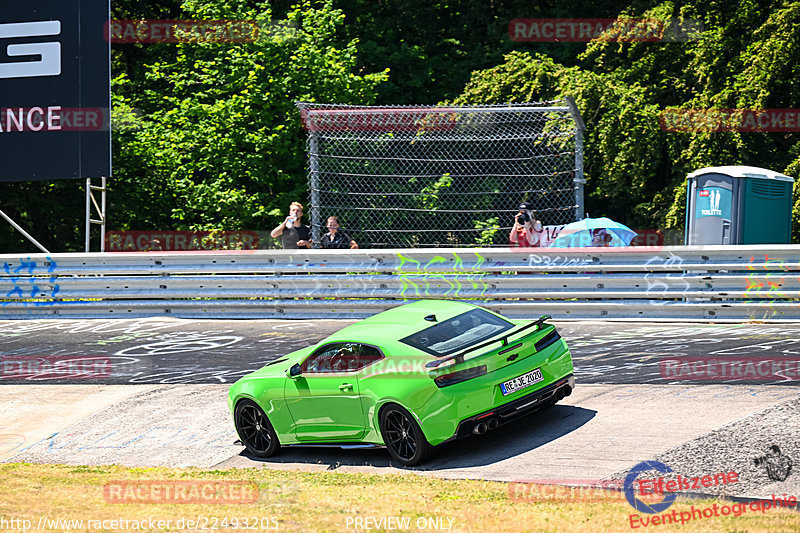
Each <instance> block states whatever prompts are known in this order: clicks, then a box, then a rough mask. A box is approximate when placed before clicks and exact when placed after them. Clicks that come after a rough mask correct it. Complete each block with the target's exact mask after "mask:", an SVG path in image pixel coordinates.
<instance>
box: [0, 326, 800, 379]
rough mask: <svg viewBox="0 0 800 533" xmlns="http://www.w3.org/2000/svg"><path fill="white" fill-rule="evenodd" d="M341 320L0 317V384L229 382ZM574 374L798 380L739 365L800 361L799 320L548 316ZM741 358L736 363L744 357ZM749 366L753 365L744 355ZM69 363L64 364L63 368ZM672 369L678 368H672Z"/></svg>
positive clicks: (792, 364) (318, 336)
mask: <svg viewBox="0 0 800 533" xmlns="http://www.w3.org/2000/svg"><path fill="white" fill-rule="evenodd" d="M352 322H353V321H350V320H297V321H280V320H248V321H225V320H178V319H157V318H151V319H135V320H124V319H123V320H120V319H109V320H30V321H0V361H2V367H0V383H2V384H24V383H28V384H32V383H37V384H77V383H92V384H179V383H187V384H189V383H191V384H202V383H209V384H210V383H215V384H219V383H232V382H234V381H236V380H237V379H238V378H239V377H241V376H243V375H245V374H248V373H249V372H251V371H253V370H255V369H257V368H260V367H261V366H262V365H264V364H265V363H267V362H269V361H272V360H274V359H277V358H278V357H280V356H282V355H284V354H286V353H288V352H291V351H293V350H296V349H299V348H303V347H305V346H309V345H311V344H314V343H316V342H318V341H320V340H322V339H324V338H325V337H327V336H328V335H330V334H331V333H333V332H335V331H337V330H339V329H341V328H343V327H345V326H347V325H348V324H351V323H352ZM554 324H556V326H557V327H558V330H559V332H560V333H561V335H562V337H564V338H565V339H566V340H567V343H568V345H569V347H570V350H571V353H572V357H573V361H574V365H575V377H576V379H577V380H578V381H579V383H582V384H617V385H620V384H667V383H680V384H705V383H707V381H708V380H707V379H691V378H693V377H698V374H692V373H691V372H686V371H685V370H686V368H687V367H686V366H685V365H683V366H680V365H678V366H676V362H677V363H680V362H681V361H689V362H690V363H695V362H696V361H697V360H698V358H712V359H714V360H717V361H724V360H729V361H736V362H737V364H738V366H739V371H740V374H736V375H731V376H727V377H715V378H714V379H713V380H712V381H713V382H714V383H732V384H736V385H742V384H749V385H767V384H776V385H799V384H800V376H798V375H796V373H792V372H781V371H780V367H779V370H778V371H772V370H769V371H767V370H765V368H766V367H762V368H761V369H760V370H765V372H764V373H763V374H764V375H756V374H753V373H752V368H751V373H750V374H748V373H747V371H746V370H744V371H742V368H746V364H747V363H748V362H758V361H760V360H763V359H767V358H768V359H770V360H774V361H786V362H787V365H788V368H791V369H796V368H798V365H797V364H796V363H795V362H796V361H800V325H770V324H666V325H663V324H662V325H656V324H645V323H625V322H614V323H589V322H554ZM743 365H744V366H743ZM751 366H752V365H751ZM67 368H69V370H68V371H66V370H65V369H67ZM681 369H683V370H684V371H683V372H681Z"/></svg>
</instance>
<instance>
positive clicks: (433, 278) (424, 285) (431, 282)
mask: <svg viewBox="0 0 800 533" xmlns="http://www.w3.org/2000/svg"><path fill="white" fill-rule="evenodd" d="M474 253H475V256H476V257H477V261H476V262H475V263H474V264H469V265H466V264H464V261H463V260H462V259H461V257H460V256H459V255H458V254H457V253H455V252H453V253H452V258H450V259H448V258H446V257H444V256H442V255H436V256H434V257H433V258H432V259H430V260H429V261H428V262H427V263H425V265H423V264H422V263H421V262H420V261H417V260H416V259H412V258H410V257H406V256H404V255H403V254H401V253H398V254H397V257H398V259H400V265H398V267H397V270H398V272H399V273H400V283H402V285H403V288H402V289H401V292H400V294H401V296H403V298H408V297H422V296H428V297H433V296H436V297H448V296H449V297H459V296H469V297H472V298H483V297H484V294H485V293H486V291H487V290H489V284H488V283H486V281H484V278H485V277H486V276H487V275H488V273H487V272H483V271H481V270H480V268H481V265H483V263H485V262H486V259H485V258H484V257H483V256H481V254H479V253H478V252H474ZM450 262H452V264H449V263H450ZM407 264H408V266H406V265H407ZM412 265H413V266H412ZM434 267H436V268H435V270H434ZM431 289H439V290H441V289H447V290H446V291H445V292H444V293H441V292H439V291H437V292H436V294H435V295H434V294H431V292H430V291H431ZM467 291H469V292H468V293H467Z"/></svg>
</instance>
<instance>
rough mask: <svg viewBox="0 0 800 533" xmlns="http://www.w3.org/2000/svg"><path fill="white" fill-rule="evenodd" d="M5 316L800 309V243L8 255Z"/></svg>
mask: <svg viewBox="0 0 800 533" xmlns="http://www.w3.org/2000/svg"><path fill="white" fill-rule="evenodd" d="M0 265H2V269H0V319H20V318H57V317H70V318H99V317H110V316H114V317H117V316H119V317H144V316H164V315H169V316H175V317H182V318H198V317H205V318H323V317H325V318H363V317H366V316H369V315H372V314H375V313H378V312H380V311H384V310H386V309H389V308H391V307H394V306H397V305H400V304H402V303H404V302H406V301H411V300H419V299H430V298H451V299H459V300H465V301H471V302H474V303H477V304H479V305H483V306H485V307H487V308H490V309H494V310H496V311H498V312H500V313H502V314H505V315H507V316H511V317H531V318H532V317H537V316H539V315H541V314H550V315H552V316H553V318H556V319H565V318H573V319H648V320H653V319H666V320H696V319H705V320H736V321H743V320H763V321H781V320H800V245H759V246H675V247H663V248H661V247H659V248H646V247H635V248H573V249H551V248H542V249H538V248H527V249H522V248H511V249H509V248H488V249H487V248H439V249H392V250H388V249H374V250H303V251H297V250H253V251H220V252H143V253H91V254H72V253H69V254H35V255H0Z"/></svg>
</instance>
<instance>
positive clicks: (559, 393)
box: [556, 389, 564, 401]
mask: <svg viewBox="0 0 800 533" xmlns="http://www.w3.org/2000/svg"><path fill="white" fill-rule="evenodd" d="M563 399H564V389H558V390H557V391H556V401H561V400H563Z"/></svg>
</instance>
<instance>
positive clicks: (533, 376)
mask: <svg viewBox="0 0 800 533" xmlns="http://www.w3.org/2000/svg"><path fill="white" fill-rule="evenodd" d="M543 379H544V378H543V377H542V369H541V368H537V369H536V370H531V371H530V372H528V373H527V374H522V375H521V376H518V377H516V378H514V379H509V380H508V381H506V382H505V383H501V384H500V390H501V391H503V396H508V395H509V394H512V393H514V392H517V391H518V390H522V389H524V388H526V387H530V386H531V385H533V384H534V383H539V382H540V381H542V380H543Z"/></svg>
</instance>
